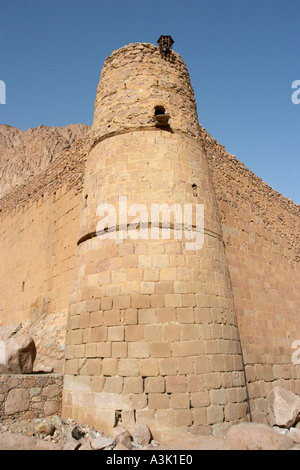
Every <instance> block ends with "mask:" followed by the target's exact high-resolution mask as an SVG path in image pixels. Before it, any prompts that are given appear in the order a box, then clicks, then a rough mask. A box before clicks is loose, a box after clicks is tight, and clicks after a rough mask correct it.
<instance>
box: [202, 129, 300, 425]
mask: <svg viewBox="0 0 300 470" xmlns="http://www.w3.org/2000/svg"><path fill="white" fill-rule="evenodd" d="M201 135H202V141H203V145H204V147H205V148H206V151H207V155H208V159H209V166H210V169H211V174H212V179H213V183H214V187H215V193H216V197H217V202H218V207H219V211H220V216H221V223H222V230H223V239H224V242H225V247H226V256H227V260H228V265H229V271H230V277H231V282H232V288H233V293H234V300H235V307H236V312H237V319H238V327H239V335H240V339H241V343H242V350H243V357H244V363H245V371H246V379H247V384H248V393H249V398H250V408H251V415H252V419H253V420H255V421H265V419H266V397H267V395H268V394H269V392H270V391H271V390H272V388H274V386H275V385H280V386H282V387H285V388H287V389H289V390H291V391H292V392H294V393H296V394H298V395H299V394H300V365H299V364H298V365H297V364H293V362H292V354H293V352H294V351H295V349H293V347H292V344H293V342H294V341H296V340H300V292H299V285H300V251H299V250H300V217H299V215H300V207H299V206H298V205H296V204H294V203H293V202H292V201H291V200H289V199H287V198H285V197H284V196H282V195H281V194H279V193H277V192H276V191H275V190H273V189H272V188H270V186H268V185H267V184H266V183H265V182H263V181H262V180H261V179H260V178H258V177H257V176H256V175H254V174H253V173H252V172H251V171H250V170H249V169H248V168H246V167H245V165H243V164H242V163H241V162H239V161H238V160H237V159H236V158H235V157H234V156H232V155H230V154H229V153H228V152H226V151H225V149H224V147H222V146H221V145H219V144H218V143H217V142H216V141H215V140H213V139H212V138H211V137H210V136H209V134H207V132H206V131H205V130H204V129H203V130H202V134H201Z"/></svg>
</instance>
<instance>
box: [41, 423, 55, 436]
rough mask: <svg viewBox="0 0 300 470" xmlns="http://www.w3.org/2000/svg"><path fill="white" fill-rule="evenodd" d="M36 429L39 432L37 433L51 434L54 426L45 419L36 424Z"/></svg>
mask: <svg viewBox="0 0 300 470" xmlns="http://www.w3.org/2000/svg"><path fill="white" fill-rule="evenodd" d="M36 431H37V432H38V433H39V434H45V435H46V436H52V435H53V434H54V431H55V427H54V426H53V425H52V424H51V423H49V422H48V421H45V422H43V421H42V422H41V423H39V424H38V425H37V427H36Z"/></svg>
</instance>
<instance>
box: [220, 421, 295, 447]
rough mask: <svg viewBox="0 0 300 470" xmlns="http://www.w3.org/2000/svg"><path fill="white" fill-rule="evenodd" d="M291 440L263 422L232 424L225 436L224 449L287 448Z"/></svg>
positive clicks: (291, 443) (292, 443)
mask: <svg viewBox="0 0 300 470" xmlns="http://www.w3.org/2000/svg"><path fill="white" fill-rule="evenodd" d="M293 446H294V442H293V440H292V439H291V438H290V437H288V436H285V435H283V434H280V433H278V432H277V431H274V429H272V428H269V427H268V426H266V425H265V424H259V423H241V424H236V425H234V426H232V427H231V428H230V429H229V431H228V433H227V435H226V437H225V444H224V449H226V450H288V449H291V448H292V447H293Z"/></svg>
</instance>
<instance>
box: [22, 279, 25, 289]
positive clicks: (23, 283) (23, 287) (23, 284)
mask: <svg viewBox="0 0 300 470" xmlns="http://www.w3.org/2000/svg"><path fill="white" fill-rule="evenodd" d="M24 289H25V281H23V282H22V292H24Z"/></svg>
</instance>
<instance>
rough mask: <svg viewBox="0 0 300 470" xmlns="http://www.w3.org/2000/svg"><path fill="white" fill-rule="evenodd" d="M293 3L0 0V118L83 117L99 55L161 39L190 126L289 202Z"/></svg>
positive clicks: (296, 13)
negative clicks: (177, 59)
mask: <svg viewBox="0 0 300 470" xmlns="http://www.w3.org/2000/svg"><path fill="white" fill-rule="evenodd" d="M299 18H300V1H299V0H286V1H285V2H283V1H282V0H205V1H204V0H185V1H181V0H173V1H171V0H151V1H148V2H147V1H145V0H144V1H139V0H109V1H107V0H0V64H1V68H0V79H1V80H3V81H4V82H5V84H6V104H1V105H0V113H1V116H0V122H1V123H3V124H9V125H11V126H16V127H19V128H20V129H22V130H26V129H28V128H30V127H36V126H38V125H40V124H44V125H48V126H65V125H67V124H70V123H79V122H82V123H86V124H91V123H92V119H93V107H94V100H95V93H96V87H97V84H98V81H99V77H100V73H101V69H102V66H103V63H104V60H105V58H106V57H107V56H108V55H110V54H111V53H112V51H113V50H115V49H119V48H120V47H122V46H123V45H126V44H129V43H131V42H150V43H153V44H156V41H157V39H158V38H159V36H160V35H161V34H171V35H172V37H173V39H174V40H175V44H174V46H173V48H174V49H175V50H176V51H177V52H178V53H179V54H180V55H181V57H182V58H183V60H184V61H185V62H186V64H187V66H188V69H189V72H190V76H191V81H192V85H193V88H194V91H195V96H196V100H197V107H198V116H199V122H200V123H201V124H202V125H203V126H204V127H205V128H206V129H207V131H208V132H210V134H211V135H212V136H213V137H214V138H215V139H217V140H218V142H220V143H221V144H222V145H225V148H226V150H228V151H229V152H230V153H232V154H234V155H236V157H237V158H238V159H239V160H240V161H242V162H243V163H244V164H245V165H246V166H247V167H248V168H249V169H250V170H251V171H253V172H254V173H256V174H257V175H258V176H259V177H261V178H262V179H263V180H264V181H266V182H267V183H268V184H269V185H270V186H272V187H273V188H274V189H276V190H277V191H278V192H280V193H282V194H284V195H285V196H286V197H288V198H291V199H292V200H293V201H294V202H296V203H300V184H299V173H300V164H299V160H300V158H299V156H300V132H299V128H300V104H298V105H295V104H293V103H292V100H291V96H292V93H293V91H295V90H292V88H291V86H292V82H293V81H294V80H300V62H299Z"/></svg>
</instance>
